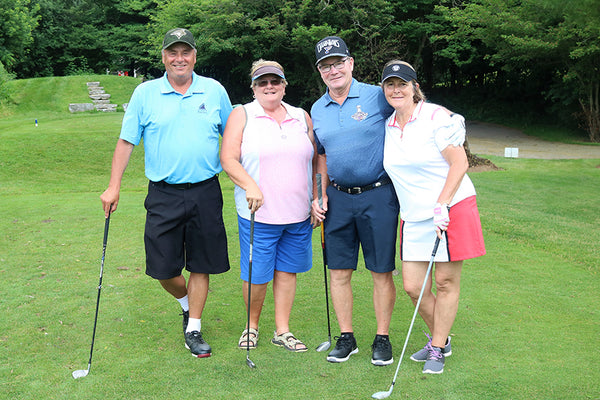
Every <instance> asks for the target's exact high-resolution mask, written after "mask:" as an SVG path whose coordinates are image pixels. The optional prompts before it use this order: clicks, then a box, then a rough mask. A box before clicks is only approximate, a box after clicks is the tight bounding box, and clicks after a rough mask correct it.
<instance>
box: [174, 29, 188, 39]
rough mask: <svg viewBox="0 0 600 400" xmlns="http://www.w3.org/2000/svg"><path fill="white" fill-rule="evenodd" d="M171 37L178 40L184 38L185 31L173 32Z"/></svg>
mask: <svg viewBox="0 0 600 400" xmlns="http://www.w3.org/2000/svg"><path fill="white" fill-rule="evenodd" d="M171 35H173V36H177V39H181V38H182V37H183V36H185V31H184V30H183V29H177V30H175V31H173V32H171Z"/></svg>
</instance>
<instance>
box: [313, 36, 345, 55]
mask: <svg viewBox="0 0 600 400" xmlns="http://www.w3.org/2000/svg"><path fill="white" fill-rule="evenodd" d="M334 46H335V47H340V41H339V40H336V39H327V40H323V41H322V42H321V43H319V44H318V45H317V51H318V52H321V51H322V50H325V54H329V52H330V51H331V49H332V48H333V47H334Z"/></svg>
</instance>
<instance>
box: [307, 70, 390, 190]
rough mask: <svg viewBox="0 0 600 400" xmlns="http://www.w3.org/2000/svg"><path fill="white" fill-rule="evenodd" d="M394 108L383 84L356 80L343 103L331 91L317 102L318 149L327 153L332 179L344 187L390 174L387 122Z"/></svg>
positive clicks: (313, 112) (313, 111)
mask: <svg viewBox="0 0 600 400" xmlns="http://www.w3.org/2000/svg"><path fill="white" fill-rule="evenodd" d="M393 111H394V109H393V108H392V107H391V106H390V105H389V104H388V102H387V100H386V99H385V96H384V94H383V91H382V90H381V88H380V87H379V86H374V85H369V84H366V83H362V82H358V81H357V80H356V79H352V84H351V86H350V92H349V93H348V97H347V98H346V100H345V101H344V103H343V104H342V105H339V104H338V103H337V102H335V101H334V100H333V99H332V98H331V96H330V95H329V90H328V91H327V92H326V93H325V94H324V95H323V96H321V98H319V100H317V101H316V102H315V103H314V104H313V106H312V108H311V111H310V114H311V118H312V121H313V126H314V133H315V138H316V141H317V151H318V153H319V154H326V155H327V172H328V174H329V177H330V179H332V180H334V181H335V182H336V183H338V184H339V185H342V186H363V185H367V184H370V183H373V182H376V181H377V180H378V179H379V178H381V177H383V176H385V175H386V173H385V170H384V169H383V144H384V138H385V121H386V119H387V118H388V117H389V116H390V115H391V114H392V112H393Z"/></svg>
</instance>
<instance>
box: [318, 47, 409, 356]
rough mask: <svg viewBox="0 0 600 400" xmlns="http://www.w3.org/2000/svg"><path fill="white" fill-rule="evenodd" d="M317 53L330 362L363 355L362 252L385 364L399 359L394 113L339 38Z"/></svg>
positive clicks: (376, 347) (376, 352) (375, 348)
mask: <svg viewBox="0 0 600 400" xmlns="http://www.w3.org/2000/svg"><path fill="white" fill-rule="evenodd" d="M315 54H316V58H317V62H316V65H317V68H318V69H319V72H320V74H321V78H322V79H323V82H324V83H325V85H327V92H326V93H325V94H324V95H323V96H322V97H321V98H319V100H317V101H316V102H315V103H314V104H313V106H312V109H311V117H312V120H313V124H314V132H315V138H316V140H317V151H318V157H317V172H319V173H321V175H322V176H323V177H325V179H323V183H322V184H323V189H325V190H324V191H323V192H324V193H325V194H324V196H323V207H322V208H321V207H319V204H318V200H315V201H314V202H313V209H314V210H315V212H316V214H317V215H318V216H319V218H320V219H321V220H323V223H324V228H325V243H326V252H327V260H328V266H329V270H330V276H331V286H330V287H331V299H332V303H333V307H334V309H335V313H336V316H337V320H338V323H339V326H340V332H341V334H340V336H339V337H338V338H337V343H336V345H335V348H334V349H333V350H332V351H331V352H330V353H329V354H328V356H327V361H330V362H344V361H346V360H348V358H349V357H350V355H352V354H355V353H357V352H358V346H357V343H356V339H355V338H354V329H353V326H352V308H353V294H352V286H351V278H352V273H353V272H354V271H355V270H356V268H357V263H358V251H359V248H361V247H362V251H363V257H364V260H365V266H366V268H367V269H368V270H369V271H370V272H371V276H372V278H373V306H374V309H375V317H376V320H377V332H376V335H375V339H374V341H373V344H372V357H371V363H372V364H374V365H388V364H391V363H392V362H393V361H394V359H393V357H392V345H391V343H390V340H389V326H390V321H391V317H392V311H393V309H394V303H395V300H396V287H395V285H394V281H393V276H392V272H393V271H394V269H395V255H396V236H397V229H398V211H399V205H398V200H397V198H396V195H395V193H394V188H393V185H391V184H390V182H391V181H390V179H389V177H388V176H387V174H386V172H385V170H384V169H383V142H384V137H385V121H386V119H387V118H388V117H389V116H390V115H391V114H392V112H393V108H391V107H390V106H389V104H388V103H387V101H386V99H385V97H384V95H383V91H382V90H381V88H380V87H379V86H374V85H368V84H365V83H361V82H358V81H357V80H356V79H354V78H353V77H352V71H353V69H354V59H353V58H352V57H351V56H350V52H349V51H348V47H347V46H346V43H344V41H343V40H342V39H341V38H339V37H336V36H329V37H326V38H324V39H322V40H321V41H319V42H318V43H317V45H316V47H315Z"/></svg>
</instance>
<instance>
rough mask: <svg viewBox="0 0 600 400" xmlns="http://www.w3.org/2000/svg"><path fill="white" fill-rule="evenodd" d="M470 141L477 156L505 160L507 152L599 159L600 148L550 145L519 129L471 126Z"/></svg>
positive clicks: (477, 123)
mask: <svg viewBox="0 0 600 400" xmlns="http://www.w3.org/2000/svg"><path fill="white" fill-rule="evenodd" d="M467 140H468V141H469V148H470V149H471V152H472V153H473V154H476V155H480V156H484V155H492V156H501V157H504V149H505V148H506V147H513V148H515V147H516V148H518V149H519V155H518V156H519V158H539V159H547V160H550V159H576V158H599V159H600V146H591V145H590V146H586V145H578V144H565V143H557V142H547V141H545V140H541V139H538V138H535V137H532V136H527V135H525V134H523V133H522V132H521V131H519V130H517V129H512V128H507V127H505V126H501V125H495V124H488V123H484V122H476V121H472V122H467Z"/></svg>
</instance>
